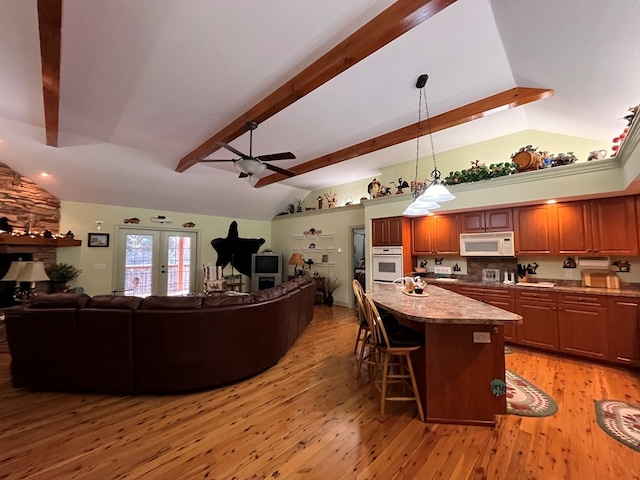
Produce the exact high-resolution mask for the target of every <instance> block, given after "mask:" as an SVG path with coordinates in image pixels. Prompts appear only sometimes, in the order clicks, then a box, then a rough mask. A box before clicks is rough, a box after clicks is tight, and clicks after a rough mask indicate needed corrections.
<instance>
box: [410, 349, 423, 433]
mask: <svg viewBox="0 0 640 480" xmlns="http://www.w3.org/2000/svg"><path fill="white" fill-rule="evenodd" d="M407 368H408V369H409V376H410V377H411V388H412V389H413V394H414V396H415V397H416V405H417V406H418V415H419V416H420V420H422V421H423V422H424V412H423V410H422V402H420V393H419V392H418V384H417V383H416V376H415V374H414V373H413V364H412V363H411V356H410V354H409V353H407Z"/></svg>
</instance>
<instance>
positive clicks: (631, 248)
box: [591, 196, 638, 256]
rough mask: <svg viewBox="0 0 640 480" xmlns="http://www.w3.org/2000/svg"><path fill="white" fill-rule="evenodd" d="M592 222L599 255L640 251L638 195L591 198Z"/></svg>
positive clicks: (596, 252)
mask: <svg viewBox="0 0 640 480" xmlns="http://www.w3.org/2000/svg"><path fill="white" fill-rule="evenodd" d="M591 222H592V231H593V235H592V237H593V252H594V253H595V254H596V255H629V256H637V255H638V219H637V216H636V199H635V197H633V196H626V197H614V198H600V199H597V200H591Z"/></svg>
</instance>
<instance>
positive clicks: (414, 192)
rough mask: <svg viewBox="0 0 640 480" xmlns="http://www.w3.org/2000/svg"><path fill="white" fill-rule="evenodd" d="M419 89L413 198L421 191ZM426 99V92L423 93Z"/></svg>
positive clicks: (420, 100)
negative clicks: (419, 179) (419, 186)
mask: <svg viewBox="0 0 640 480" xmlns="http://www.w3.org/2000/svg"><path fill="white" fill-rule="evenodd" d="M423 89H424V87H423V88H421V89H420V97H419V98H418V136H417V137H416V177H415V180H414V185H415V188H414V190H413V194H412V195H413V198H418V197H419V196H420V194H421V193H422V188H418V160H419V159H420V120H421V119H422V116H421V113H422V90H423ZM425 100H426V94H425Z"/></svg>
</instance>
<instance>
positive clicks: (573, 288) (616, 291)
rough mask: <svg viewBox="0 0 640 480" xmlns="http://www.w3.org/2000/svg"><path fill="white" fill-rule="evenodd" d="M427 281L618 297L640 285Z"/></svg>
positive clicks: (635, 292) (636, 293)
mask: <svg viewBox="0 0 640 480" xmlns="http://www.w3.org/2000/svg"><path fill="white" fill-rule="evenodd" d="M423 280H425V281H426V282H427V283H431V284H435V285H437V284H439V283H440V284H442V285H460V286H461V287H463V286H469V287H487V288H514V289H518V290H541V291H546V292H563V293H581V294H584V295H612V296H620V297H635V298H638V297H640V286H636V285H635V284H627V285H622V286H621V287H620V288H598V287H583V286H580V285H566V284H565V285H563V284H561V283H556V282H558V280H553V279H549V280H547V279H540V282H543V283H546V282H552V283H555V285H554V286H553V287H543V286H540V287H537V286H535V285H533V283H536V282H531V283H529V284H527V285H526V286H525V285H518V284H517V283H516V284H515V285H507V284H504V283H502V282H473V281H468V280H461V279H456V280H457V281H451V280H448V279H444V280H443V279H438V278H423Z"/></svg>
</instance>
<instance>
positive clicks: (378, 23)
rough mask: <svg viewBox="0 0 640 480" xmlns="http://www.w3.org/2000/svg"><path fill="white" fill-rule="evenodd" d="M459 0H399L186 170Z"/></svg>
mask: <svg viewBox="0 0 640 480" xmlns="http://www.w3.org/2000/svg"><path fill="white" fill-rule="evenodd" d="M455 2H456V0H398V1H397V2H395V3H394V4H393V5H391V6H390V7H389V8H387V9H386V10H385V11H384V12H382V13H381V14H380V15H378V16H377V17H375V18H374V19H372V20H371V21H369V22H368V23H367V24H366V25H364V26H363V27H362V28H360V29H359V30H357V31H356V32H355V33H353V34H351V35H350V36H349V37H347V38H346V39H345V40H343V41H342V42H340V43H339V44H338V45H336V46H335V47H334V48H332V49H331V50H330V51H329V52H327V53H325V54H324V55H323V56H322V57H320V58H319V59H318V60H316V61H315V62H313V63H312V64H311V65H309V66H308V67H307V68H305V69H304V70H303V71H302V72H300V73H299V74H297V75H296V76H295V77H293V78H292V79H291V80H289V81H287V82H286V83H285V84H284V85H282V86H281V87H279V88H278V89H276V90H275V91H274V92H273V93H271V94H270V95H268V96H267V97H266V98H264V99H263V100H261V101H260V102H259V103H258V104H256V105H254V106H253V107H251V108H250V109H249V110H247V111H246V112H245V113H243V114H242V115H240V116H239V117H238V118H236V119H235V120H234V121H233V122H231V123H230V124H228V125H227V126H225V127H224V128H222V129H221V130H220V131H218V132H217V133H215V134H213V135H212V136H211V137H209V138H208V139H207V140H205V141H204V142H203V143H202V144H200V145H199V146H198V147H196V148H195V149H194V150H192V151H191V152H189V153H187V154H186V155H185V156H184V157H182V158H181V159H180V161H179V162H178V166H177V167H176V171H177V172H184V171H185V170H187V169H188V168H190V167H192V166H193V165H195V164H196V163H197V162H198V161H199V160H202V159H203V158H205V157H207V156H209V155H211V154H212V153H213V152H215V151H216V150H218V149H219V148H220V147H219V146H218V142H224V143H230V142H231V141H233V140H235V139H236V138H238V137H239V136H241V135H242V134H243V133H245V132H246V131H247V127H246V123H247V122H248V121H254V122H257V123H258V124H260V123H262V122H264V121H265V120H267V119H268V118H270V117H272V116H273V115H275V114H276V113H278V112H280V111H282V110H284V109H285V108H286V107H288V106H289V105H291V104H293V103H294V102H296V101H298V100H299V99H301V98H302V97H304V96H305V95H307V94H308V93H310V92H312V91H313V90H315V89H316V88H318V87H319V86H321V85H323V84H324V83H326V82H328V81H329V80H331V79H332V78H334V77H336V76H338V75H339V74H341V73H342V72H344V71H346V70H347V69H349V68H350V67H352V66H353V65H355V64H356V63H358V62H359V61H361V60H363V59H364V58H366V57H368V56H369V55H371V54H372V53H374V52H375V51H377V50H379V49H380V48H382V47H384V46H385V45H387V44H388V43H390V42H392V41H393V40H395V39H396V38H398V37H399V36H400V35H402V34H404V33H406V32H408V31H409V30H411V29H412V28H414V27H416V26H418V25H420V24H421V23H423V22H424V21H426V20H427V19H429V18H431V17H432V16H434V15H435V14H436V13H438V12H440V11H442V10H444V9H445V8H446V7H448V6H449V5H451V4H452V3H455Z"/></svg>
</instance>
